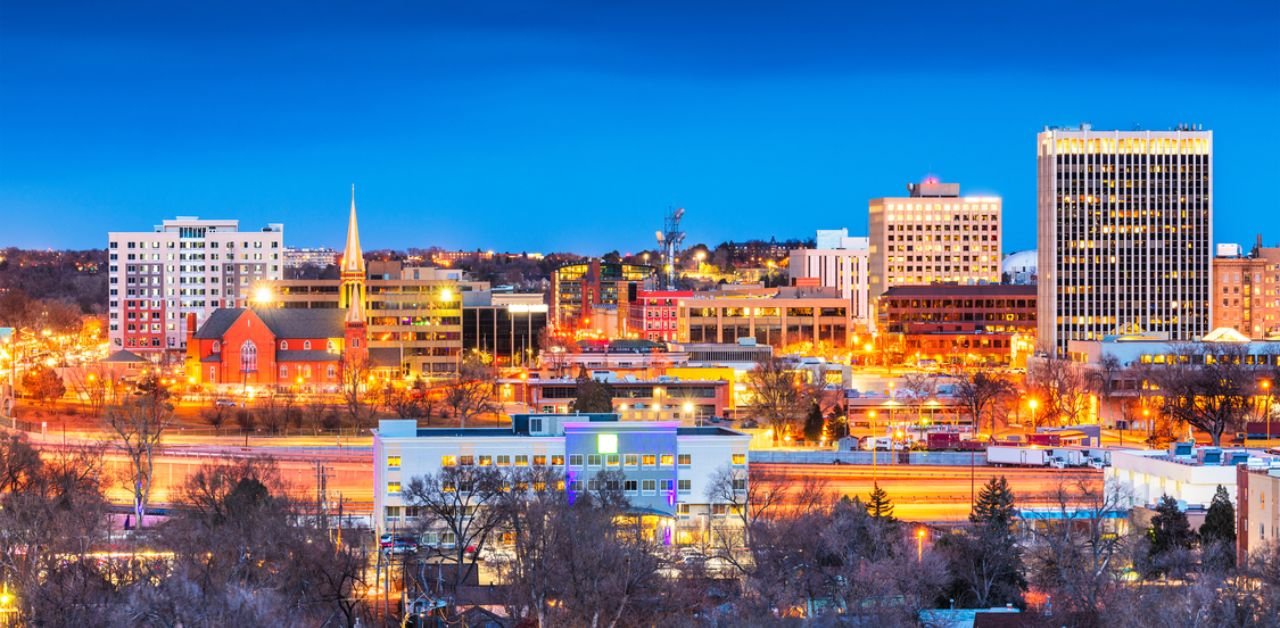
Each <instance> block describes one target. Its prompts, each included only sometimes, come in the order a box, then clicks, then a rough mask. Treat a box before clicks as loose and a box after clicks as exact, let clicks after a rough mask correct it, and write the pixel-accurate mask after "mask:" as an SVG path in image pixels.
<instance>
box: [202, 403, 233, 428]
mask: <svg viewBox="0 0 1280 628" xmlns="http://www.w3.org/2000/svg"><path fill="white" fill-rule="evenodd" d="M228 414H230V412H229V410H228V409H227V407H226V406H225V405H223V404H220V403H218V402H217V401H213V402H210V403H209V405H208V406H206V407H205V408H204V409H203V410H201V411H200V416H202V417H204V420H205V423H208V424H209V426H210V427H212V428H213V431H214V432H215V433H217V434H221V433H222V426H223V425H226V423H227V415H228Z"/></svg>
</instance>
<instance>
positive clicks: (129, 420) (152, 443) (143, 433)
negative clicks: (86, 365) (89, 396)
mask: <svg viewBox="0 0 1280 628" xmlns="http://www.w3.org/2000/svg"><path fill="white" fill-rule="evenodd" d="M138 387H139V389H140V390H141V391H142V392H143V394H142V395H140V396H138V397H135V398H134V399H131V400H129V401H127V402H126V403H125V404H124V405H122V406H119V407H115V408H111V409H109V410H108V411H107V413H106V424H107V426H108V427H109V428H110V429H111V432H112V434H113V435H114V436H115V440H116V443H115V444H116V447H118V448H119V449H120V451H121V452H122V453H124V455H125V457H127V458H128V459H129V471H130V473H129V484H128V488H129V490H130V492H132V494H133V514H134V516H135V517H136V519H137V526H138V527H139V528H141V527H142V526H143V518H144V517H145V515H146V510H147V500H149V499H150V498H151V482H152V473H153V472H154V470H155V455H156V451H157V450H158V449H159V448H160V439H161V437H163V436H164V433H165V431H166V430H168V429H169V426H170V425H172V423H173V405H172V404H170V403H169V391H168V390H167V389H165V388H164V386H162V385H161V384H160V381H159V380H158V379H157V378H156V377H155V376H154V375H152V376H148V377H147V378H145V379H144V380H143V381H142V382H140V383H139V384H138Z"/></svg>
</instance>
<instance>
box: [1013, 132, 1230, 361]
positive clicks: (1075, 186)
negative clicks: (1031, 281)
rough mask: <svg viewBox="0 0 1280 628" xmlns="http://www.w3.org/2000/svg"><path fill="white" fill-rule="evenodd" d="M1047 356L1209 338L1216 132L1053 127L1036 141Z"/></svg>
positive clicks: (1041, 316) (1041, 311) (1042, 331)
mask: <svg viewBox="0 0 1280 628" xmlns="http://www.w3.org/2000/svg"><path fill="white" fill-rule="evenodd" d="M1036 149H1037V172H1038V174H1037V179H1038V182H1037V206H1038V221H1037V236H1036V239H1037V242H1038V248H1037V251H1038V254H1039V258H1040V259H1039V263H1038V264H1037V267H1038V269H1037V270H1038V272H1039V281H1038V284H1037V285H1038V286H1039V294H1038V298H1037V308H1038V312H1037V317H1036V318H1037V322H1038V325H1039V329H1038V332H1037V337H1038V338H1039V342H1040V345H1041V349H1042V350H1044V351H1046V352H1050V353H1056V354H1059V355H1062V354H1065V353H1066V351H1067V344H1068V342H1070V341H1072V340H1099V339H1101V338H1102V337H1103V336H1108V335H1112V334H1116V333H1119V330H1121V329H1125V330H1133V329H1134V328H1137V329H1140V330H1142V331H1144V332H1148V333H1156V334H1162V335H1164V336H1165V337H1167V338H1169V339H1170V340H1194V339H1196V338H1199V337H1201V336H1203V335H1205V334H1206V333H1208V332H1209V330H1210V321H1211V320H1212V308H1213V303H1212V300H1211V299H1210V287H1211V286H1210V283H1211V274H1212V273H1211V260H1212V253H1213V251H1212V249H1211V247H1210V243H1211V242H1212V241H1213V170H1212V168H1213V133H1212V132H1211V131H1200V130H1191V129H1190V128H1185V127H1184V128H1179V129H1178V130H1174V131H1094V130H1092V129H1091V128H1090V127H1089V126H1088V125H1083V126H1081V127H1080V128H1078V129H1057V128H1054V129H1046V130H1045V131H1043V132H1042V133H1040V134H1039V135H1038V136H1037V138H1036Z"/></svg>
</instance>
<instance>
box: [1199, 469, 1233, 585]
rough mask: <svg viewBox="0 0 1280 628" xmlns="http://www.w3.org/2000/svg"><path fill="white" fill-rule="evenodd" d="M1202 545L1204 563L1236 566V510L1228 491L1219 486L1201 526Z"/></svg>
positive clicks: (1221, 566)
mask: <svg viewBox="0 0 1280 628" xmlns="http://www.w3.org/2000/svg"><path fill="white" fill-rule="evenodd" d="M1200 545H1201V546H1202V547H1203V548H1204V550H1205V557H1204V561H1205V563H1206V564H1208V563H1213V565H1214V566H1216V567H1219V568H1226V569H1229V568H1231V567H1234V566H1235V564H1236V554H1235V546H1236V509H1235V507H1233V506H1232V505H1231V496H1230V495H1228V494H1227V489H1225V488H1223V487H1222V485H1218V490H1217V492H1215V493H1214V494H1213V501H1212V502H1210V503H1209V512H1207V513H1205V517H1204V524H1203V525H1201V526H1200Z"/></svg>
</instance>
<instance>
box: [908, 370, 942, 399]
mask: <svg viewBox="0 0 1280 628" xmlns="http://www.w3.org/2000/svg"><path fill="white" fill-rule="evenodd" d="M900 390H901V391H902V393H903V394H904V395H905V396H906V397H907V399H910V400H912V401H924V400H926V399H928V398H930V397H932V396H933V394H934V393H935V392H937V390H938V382H937V380H936V379H934V378H933V377H931V376H930V375H929V374H928V373H907V374H906V375H903V376H902V387H901V388H900Z"/></svg>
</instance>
